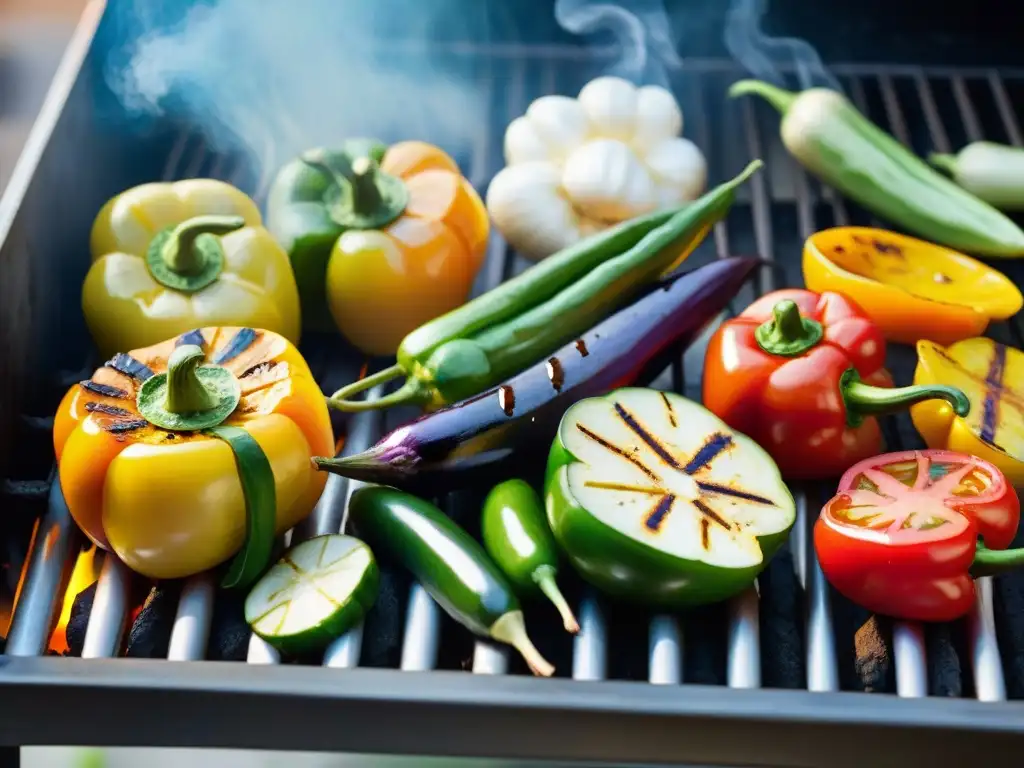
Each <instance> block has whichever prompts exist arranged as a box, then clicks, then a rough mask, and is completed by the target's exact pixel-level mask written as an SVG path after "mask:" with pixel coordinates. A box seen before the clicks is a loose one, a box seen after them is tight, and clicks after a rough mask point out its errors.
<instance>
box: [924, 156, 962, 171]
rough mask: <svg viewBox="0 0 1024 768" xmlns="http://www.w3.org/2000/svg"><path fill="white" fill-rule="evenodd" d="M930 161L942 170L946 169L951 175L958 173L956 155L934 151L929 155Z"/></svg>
mask: <svg viewBox="0 0 1024 768" xmlns="http://www.w3.org/2000/svg"><path fill="white" fill-rule="evenodd" d="M928 162H929V163H931V164H932V165H934V166H935V167H936V168H938V169H939V170H940V171H945V172H946V173H948V174H949V175H950V176H955V175H956V155H945V154H942V153H940V152H932V153H931V154H930V155H928Z"/></svg>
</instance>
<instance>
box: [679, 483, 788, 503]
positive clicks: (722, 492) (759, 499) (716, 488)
mask: <svg viewBox="0 0 1024 768" xmlns="http://www.w3.org/2000/svg"><path fill="white" fill-rule="evenodd" d="M697 487H698V488H700V489H701V490H702V491H704V492H705V493H714V494H717V495H719V496H732V497H734V498H737V499H743V500H744V501H751V502H753V503H755V504H766V505H768V506H770V507H772V506H775V502H774V501H772V500H771V499H767V498H765V497H764V496H758V495H757V494H756V493H751V492H750V491H744V490H743V489H742V488H732V487H730V486H728V485H721V484H719V483H707V482H704V481H703V480H698V481H697Z"/></svg>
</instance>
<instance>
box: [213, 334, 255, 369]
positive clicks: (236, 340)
mask: <svg viewBox="0 0 1024 768" xmlns="http://www.w3.org/2000/svg"><path fill="white" fill-rule="evenodd" d="M254 341H256V331H255V330H253V329H252V328H242V329H240V330H239V331H238V332H237V333H236V334H235V335H234V336H232V337H231V339H230V340H229V341H228V343H227V344H225V345H224V347H223V348H222V349H221V350H220V352H218V353H217V355H216V357H214V358H213V363H214V365H223V364H224V363H227V362H230V361H231V360H234V359H235V358H236V357H238V356H239V355H240V354H242V353H243V352H245V351H246V350H247V349H248V348H249V347H251V346H252V344H253V342H254Z"/></svg>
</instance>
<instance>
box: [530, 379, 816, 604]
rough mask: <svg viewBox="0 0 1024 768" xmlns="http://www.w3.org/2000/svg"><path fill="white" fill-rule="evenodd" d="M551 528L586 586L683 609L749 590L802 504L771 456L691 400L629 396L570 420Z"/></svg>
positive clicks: (552, 471)
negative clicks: (790, 489)
mask: <svg viewBox="0 0 1024 768" xmlns="http://www.w3.org/2000/svg"><path fill="white" fill-rule="evenodd" d="M545 505H546V508H547V515H548V523H549V524H550V525H551V530H552V532H553V533H554V535H555V539H556V540H557V541H558V543H559V545H561V547H562V549H563V550H564V551H565V553H566V554H567V555H568V557H569V560H570V561H572V563H573V565H574V566H575V567H576V569H577V570H578V571H579V572H580V574H582V575H583V577H584V578H585V579H587V580H588V581H590V582H591V583H592V584H594V585H595V586H597V587H598V588H599V589H602V590H604V591H605V592H607V593H608V594H610V595H613V596H615V597H619V598H624V599H627V600H631V601H635V602H638V603H644V604H651V605H658V606H665V607H680V606H687V605H700V604H704V603H712V602H717V601H719V600H724V599H726V598H728V597H731V596H733V595H735V594H737V593H739V592H741V591H742V590H743V589H745V588H746V587H748V586H750V585H751V584H752V583H753V581H754V579H755V578H756V577H757V575H758V573H760V572H761V571H762V570H763V569H764V567H765V566H766V565H767V564H768V561H769V560H770V559H771V557H772V555H774V553H775V552H776V551H777V550H778V548H779V547H780V546H782V543H783V542H784V541H785V540H786V536H787V535H788V533H789V529H790V528H791V527H792V526H793V522H794V520H795V519H796V508H795V504H794V502H793V497H792V496H791V495H790V493H789V490H788V489H787V488H786V484H785V483H784V482H783V481H782V477H781V476H780V475H779V472H778V469H777V468H776V467H775V465H774V464H773V463H772V460H771V458H770V457H769V456H768V454H766V453H765V452H764V450H763V449H762V448H761V447H760V446H758V445H757V444H755V443H754V442H753V441H752V440H750V439H749V438H748V437H746V436H744V435H741V434H739V433H736V432H732V431H730V430H729V429H728V428H727V427H726V425H725V424H723V423H722V422H721V421H719V420H718V419H717V418H716V417H715V416H714V415H712V414H711V413H710V412H708V411H707V410H706V409H704V408H703V407H701V406H700V405H698V404H697V403H694V402H693V401H691V400H687V399H685V398H682V397H680V396H679V395H676V394H673V393H669V392H659V391H656V390H653V389H633V388H624V389H619V390H616V391H614V392H611V393H610V394H608V395H606V396H605V397H595V398H589V399H587V400H581V401H580V402H578V403H576V404H575V405H573V406H572V407H570V408H569V409H568V410H567V411H566V412H565V415H564V416H563V417H562V421H561V424H559V427H558V432H557V434H556V436H555V440H554V442H553V444H552V446H551V453H550V455H549V458H548V469H547V476H546V479H545Z"/></svg>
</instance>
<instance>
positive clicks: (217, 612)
mask: <svg viewBox="0 0 1024 768" xmlns="http://www.w3.org/2000/svg"><path fill="white" fill-rule="evenodd" d="M251 634H252V633H251V632H250V631H249V625H248V624H246V623H245V595H244V594H241V593H236V592H227V591H220V592H218V593H217V599H216V600H215V601H214V604H213V617H212V619H211V620H210V639H209V642H208V643H207V654H208V658H209V659H211V660H213V661H245V659H246V656H248V654H249V637H250V635H251Z"/></svg>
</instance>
